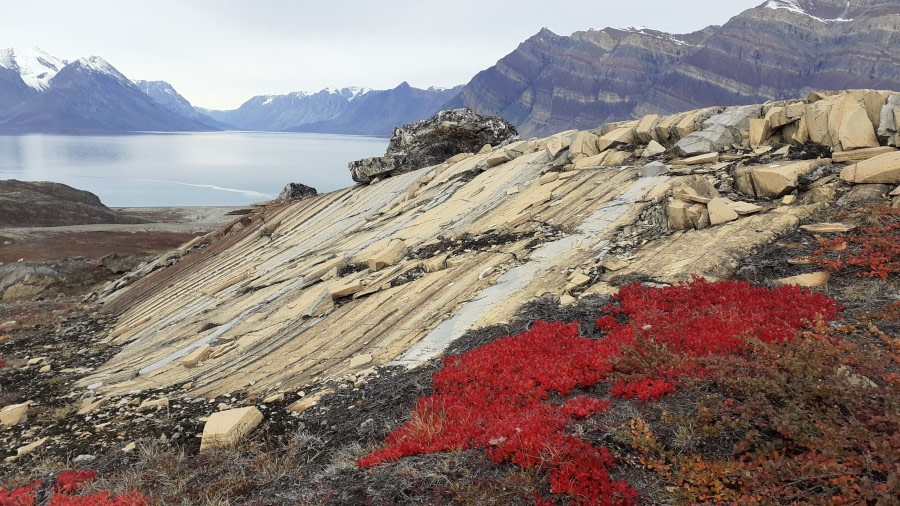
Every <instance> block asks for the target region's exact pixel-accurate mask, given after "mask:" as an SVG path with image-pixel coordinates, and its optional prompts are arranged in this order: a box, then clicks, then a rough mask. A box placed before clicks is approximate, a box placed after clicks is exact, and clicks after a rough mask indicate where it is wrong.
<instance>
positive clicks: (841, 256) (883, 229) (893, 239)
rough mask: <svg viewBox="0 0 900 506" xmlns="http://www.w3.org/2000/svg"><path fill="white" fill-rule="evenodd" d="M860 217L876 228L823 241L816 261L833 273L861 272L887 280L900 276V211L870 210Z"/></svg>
mask: <svg viewBox="0 0 900 506" xmlns="http://www.w3.org/2000/svg"><path fill="white" fill-rule="evenodd" d="M856 215H857V216H866V217H867V218H868V219H871V220H874V221H875V222H876V224H874V225H867V226H862V227H860V228H859V230H858V231H857V232H855V233H852V234H838V235H836V236H835V237H833V238H831V239H825V238H820V239H819V249H817V250H816V251H814V252H813V253H812V259H813V261H814V262H816V263H818V264H819V265H821V266H822V267H824V268H826V269H828V270H831V271H840V270H842V269H844V268H846V267H854V268H858V269H860V272H859V274H860V275H861V276H867V277H873V278H874V277H878V278H881V279H887V278H888V276H890V275H896V274H898V273H900V208H891V207H889V206H880V207H874V208H872V207H869V208H864V209H862V210H860V211H859V212H858V213H856Z"/></svg>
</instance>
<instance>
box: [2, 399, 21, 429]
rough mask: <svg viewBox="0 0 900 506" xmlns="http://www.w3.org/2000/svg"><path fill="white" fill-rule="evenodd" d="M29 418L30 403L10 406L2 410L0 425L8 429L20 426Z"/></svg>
mask: <svg viewBox="0 0 900 506" xmlns="http://www.w3.org/2000/svg"><path fill="white" fill-rule="evenodd" d="M27 418H28V403H27V402H23V403H21V404H10V405H9V406H6V407H5V408H3V409H0V424H3V425H5V426H7V427H12V426H13V425H18V424H20V423H22V422H24V421H25V420H26V419H27Z"/></svg>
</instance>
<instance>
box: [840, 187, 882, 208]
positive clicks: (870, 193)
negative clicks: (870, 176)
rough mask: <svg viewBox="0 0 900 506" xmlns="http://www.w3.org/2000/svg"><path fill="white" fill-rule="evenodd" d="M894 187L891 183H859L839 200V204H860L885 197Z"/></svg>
mask: <svg viewBox="0 0 900 506" xmlns="http://www.w3.org/2000/svg"><path fill="white" fill-rule="evenodd" d="M891 188H893V187H892V186H891V185H889V184H858V185H855V186H854V187H853V188H851V189H850V191H849V192H847V194H846V195H844V196H843V197H841V198H840V200H838V204H839V205H847V204H858V203H861V202H870V201H877V200H881V199H883V198H885V197H886V196H887V195H888V193H890V192H891Z"/></svg>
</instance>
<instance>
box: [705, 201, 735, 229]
mask: <svg viewBox="0 0 900 506" xmlns="http://www.w3.org/2000/svg"><path fill="white" fill-rule="evenodd" d="M706 210H707V211H708V212H709V222H710V223H711V224H713V225H721V224H722V223H728V222H729V221H734V220H736V219H738V213H737V212H736V211H735V210H734V209H732V208H731V206H729V205H728V202H727V201H725V200H724V199H722V198H714V199H712V200H710V201H709V202H708V203H707V204H706Z"/></svg>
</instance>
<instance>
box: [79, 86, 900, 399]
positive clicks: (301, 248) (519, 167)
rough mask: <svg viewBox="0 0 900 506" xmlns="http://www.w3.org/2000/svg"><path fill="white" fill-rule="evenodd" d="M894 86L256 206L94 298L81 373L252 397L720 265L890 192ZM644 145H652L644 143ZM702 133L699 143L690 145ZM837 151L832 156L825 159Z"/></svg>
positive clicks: (502, 155) (683, 117)
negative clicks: (887, 130) (101, 321)
mask: <svg viewBox="0 0 900 506" xmlns="http://www.w3.org/2000/svg"><path fill="white" fill-rule="evenodd" d="M890 96H892V94H891V93H890V92H881V91H872V90H852V91H847V92H839V93H830V94H825V93H813V94H810V95H808V96H807V97H806V98H804V99H795V100H789V101H784V102H771V103H767V104H760V105H754V106H752V107H745V108H724V107H708V108H703V109H697V110H693V111H688V112H684V113H677V114H673V115H669V116H665V115H652V116H649V117H647V118H642V119H641V120H635V121H629V122H624V123H623V122H617V123H610V124H604V125H594V128H593V129H592V130H590V131H586V130H584V131H567V132H559V133H556V134H554V135H551V136H549V137H546V138H537V139H528V140H520V141H514V142H509V143H507V144H505V145H497V144H500V143H502V142H505V141H502V140H501V141H500V142H496V141H495V142H491V141H487V140H485V139H484V138H478V139H477V140H472V141H471V144H470V145H468V146H464V147H461V146H457V147H456V148H454V149H457V150H459V152H458V153H452V151H438V154H439V156H438V154H434V153H432V152H429V151H427V150H424V151H423V152H422V153H420V155H419V156H416V157H413V159H414V160H418V161H419V162H418V163H417V164H415V165H413V166H416V165H419V164H423V165H422V166H421V168H418V169H410V170H405V168H404V170H399V171H398V172H397V173H396V175H393V176H392V177H387V178H385V176H386V175H390V174H372V175H371V176H369V178H370V180H371V179H372V178H375V177H377V178H379V179H380V180H379V181H377V182H372V183H371V184H368V185H363V186H356V187H353V188H348V189H344V190H341V191H338V192H333V193H329V194H325V195H317V196H315V197H309V198H306V199H303V200H302V201H299V202H296V203H292V204H290V205H284V204H283V203H278V204H274V205H270V206H259V207H258V208H257V209H256V210H255V211H254V213H253V214H251V215H248V216H247V217H245V219H246V224H245V226H244V228H243V229H241V230H239V231H237V232H232V233H230V234H228V235H227V236H226V235H224V234H222V238H221V239H220V240H217V241H210V242H208V243H205V245H204V247H203V248H199V249H193V250H190V251H188V252H186V253H185V254H184V255H183V256H181V257H180V258H179V260H178V262H176V263H174V264H172V265H170V266H167V267H165V268H161V269H158V270H155V271H154V272H152V273H151V274H149V275H147V276H146V277H144V278H142V279H136V280H134V281H133V282H132V283H130V284H129V285H128V286H125V287H124V288H119V287H118V285H113V286H114V287H116V288H113V289H110V290H107V291H105V292H103V293H102V294H101V295H100V297H99V302H100V303H102V304H103V310H104V311H106V312H110V313H120V312H121V316H120V317H119V319H118V323H117V327H116V328H115V329H114V330H113V331H112V332H111V333H110V334H109V338H108V341H109V343H110V344H111V345H113V346H121V348H119V351H118V353H117V354H116V356H114V357H112V358H111V359H110V360H109V361H108V362H107V363H105V364H103V365H101V366H98V367H97V368H96V369H94V370H93V371H91V372H90V373H89V374H87V375H86V376H85V377H83V378H82V379H80V380H79V385H81V386H83V387H87V386H88V385H100V386H98V387H96V388H95V393H96V395H100V396H108V395H121V394H125V393H127V392H132V391H139V390H143V389H145V388H150V387H153V388H160V387H163V388H165V387H171V386H177V385H184V384H188V385H190V387H187V388H186V390H187V391H188V393H189V395H191V396H215V395H218V394H222V393H226V392H236V391H241V390H243V391H247V392H248V393H249V394H250V395H255V396H256V397H258V398H259V399H265V398H266V397H267V396H269V395H272V394H273V393H275V392H291V391H294V392H296V391H298V390H300V389H303V388H308V387H309V386H310V384H312V383H318V384H321V383H322V382H324V381H325V380H327V379H345V380H347V381H348V382H349V383H350V384H356V382H357V381H359V378H360V377H361V376H364V374H365V371H367V370H369V369H371V368H372V367H377V366H380V365H384V364H398V365H399V364H403V365H415V364H420V363H422V362H423V361H425V360H428V359H430V358H432V357H435V356H437V355H439V354H440V353H442V352H443V351H444V350H445V349H446V347H447V346H449V343H451V342H452V341H453V340H454V339H455V338H457V337H459V336H461V335H463V333H464V332H466V331H467V330H468V329H471V328H476V327H482V326H488V325H494V324H498V323H500V322H507V321H509V318H511V316H512V315H513V314H515V312H516V311H517V310H518V309H519V308H520V307H522V306H523V304H525V303H527V302H529V301H532V300H533V299H534V298H535V297H551V298H552V300H553V301H554V302H560V303H562V304H570V303H573V302H574V301H577V300H578V298H580V297H584V296H586V295H590V294H611V293H614V292H615V291H616V290H617V286H619V284H620V281H621V280H629V279H644V280H653V281H654V282H657V283H667V284H672V283H676V282H678V281H681V280H685V279H689V278H690V276H691V275H692V274H696V275H700V276H705V277H709V278H721V279H724V278H731V277H733V276H734V275H735V273H736V272H737V269H738V268H739V266H740V265H741V263H742V262H743V261H744V259H746V258H748V257H749V256H750V255H752V254H754V252H757V251H759V249H760V248H761V247H762V246H764V245H767V244H769V243H771V242H773V241H775V240H776V238H778V237H781V236H783V235H784V234H786V233H789V232H791V231H794V230H796V229H797V227H798V226H799V225H800V223H801V220H805V219H808V218H810V217H811V216H812V215H813V214H814V213H817V212H818V211H821V210H823V209H825V208H826V207H827V206H832V205H840V204H839V202H840V199H845V201H846V200H849V199H850V198H853V199H882V200H886V199H887V198H891V199H892V200H891V202H892V203H895V205H900V197H894V196H893V195H886V194H889V193H894V192H896V190H890V188H891V187H892V186H893V184H892V185H891V186H887V185H886V183H879V184H877V185H871V184H869V182H873V181H876V180H877V181H894V180H895V179H894V178H895V177H896V174H895V167H896V166H897V165H896V163H895V155H896V153H897V152H898V151H896V150H894V149H893V148H891V147H890V146H888V148H890V151H888V152H886V153H880V151H884V150H878V151H872V148H868V147H861V146H860V145H865V144H867V143H868V142H861V143H858V142H856V140H857V139H863V140H866V139H868V133H869V132H870V131H873V132H877V131H878V129H879V127H880V121H881V116H882V112H883V111H884V110H885V108H890V107H892V105H891V104H890V101H889V97H890ZM860 111H864V115H865V118H863V115H862V114H860ZM466 114H467V115H468V114H469V113H466ZM440 118H441V117H440V116H438V119H436V120H433V121H431V122H430V123H428V126H427V127H426V128H423V129H420V131H421V132H422V138H420V139H419V140H418V141H415V140H404V139H403V135H404V134H405V135H411V134H410V132H409V131H406V130H402V129H401V131H399V132H398V133H397V135H396V136H395V142H394V146H395V148H396V149H395V151H393V152H395V153H398V154H400V153H401V152H402V153H403V154H402V156H404V157H405V156H410V155H408V154H407V153H406V152H405V151H403V149H400V147H401V146H402V147H405V146H419V147H422V148H423V149H424V148H425V147H426V146H424V144H422V143H424V142H427V141H426V139H428V138H431V137H430V136H432V135H434V136H435V137H434V138H436V139H437V142H438V143H439V144H440V143H445V142H448V141H447V140H446V139H445V137H446V134H447V133H448V132H453V131H455V130H458V129H460V127H459V124H458V123H457V124H453V123H455V122H449V120H446V117H445V118H444V119H440ZM847 118H850V119H847ZM445 121H448V122H449V123H451V124H445V123H444V122H445ZM876 122H878V123H877V124H876ZM801 125H802V128H801ZM801 131H802V132H805V135H801V134H800V132H801ZM832 131H833V132H832ZM704 132H707V133H708V134H709V135H695V134H703V133H704ZM751 133H753V134H755V135H751ZM714 134H716V135H718V137H717V136H716V135H714ZM442 135H443V137H442ZM812 136H815V137H816V138H817V139H819V140H818V141H813V140H811V137H812ZM754 137H755V138H754ZM877 138H878V139H879V143H880V144H881V143H886V142H887V141H886V139H885V138H884V137H883V136H879V137H877ZM684 139H688V142H681V141H683V140H684ZM845 141H846V142H845ZM651 142H655V143H656V145H654V146H653V150H652V151H653V152H655V153H657V154H654V155H652V156H650V157H649V158H650V159H648V158H644V157H643V154H644V152H646V151H647V150H648V149H649V148H650V147H651V144H650V143H651ZM695 142H698V143H701V144H702V149H709V150H711V151H709V152H705V153H704V152H701V153H697V154H694V153H695V152H696V150H699V149H701V148H696V149H695V148H690V149H689V145H692V144H694V143H695ZM706 142H709V144H704V143H706ZM487 143H491V144H492V145H494V146H495V147H493V148H490V147H488V148H485V147H484V144H487ZM679 143H681V144H679ZM751 143H753V144H756V146H755V147H753V146H751ZM853 146H858V147H859V149H850V148H852V147H853ZM879 147H880V148H884V147H885V146H879ZM838 148H839V149H841V150H843V151H840V152H842V153H850V154H851V155H842V156H844V157H845V159H846V160H848V161H847V162H840V163H839V162H835V161H834V160H833V159H831V154H832V152H833V150H834V149H838ZM660 149H662V152H660ZM848 149H849V151H848ZM864 150H869V151H864ZM854 153H858V154H854ZM877 153H880V154H877ZM869 155H871V157H870V156H869ZM429 156H430V158H429ZM857 158H865V159H863V160H862V161H858V160H857ZM398 166H399V165H398ZM848 167H849V169H848ZM843 171H846V172H843ZM839 174H840V175H841V176H842V177H838V175H839ZM851 185H855V186H851ZM856 188H861V189H856ZM272 223H277V224H278V226H277V227H276V228H274V229H273V230H272V232H271V233H270V234H262V233H260V232H261V231H262V230H265V227H268V226H269V224H272ZM844 229H845V228H844ZM809 230H810V232H811V233H828V230H835V228H833V225H831V226H829V228H825V229H822V228H815V227H814V228H810V229H809ZM838 230H841V229H838ZM214 235H215V234H214ZM792 274H793V273H792ZM804 282H805V281H804ZM197 350H201V351H199V352H198V351H197ZM192 353H197V355H191V354H192ZM195 359H196V360H195ZM184 360H188V364H186V365H190V367H185V366H184V365H182V363H184V362H183V361H184ZM305 399H307V398H304V400H303V401H301V402H302V407H304V408H306V407H308V406H309V405H311V404H313V401H312V400H305ZM309 399H312V397H309ZM298 409H299V408H298Z"/></svg>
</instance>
